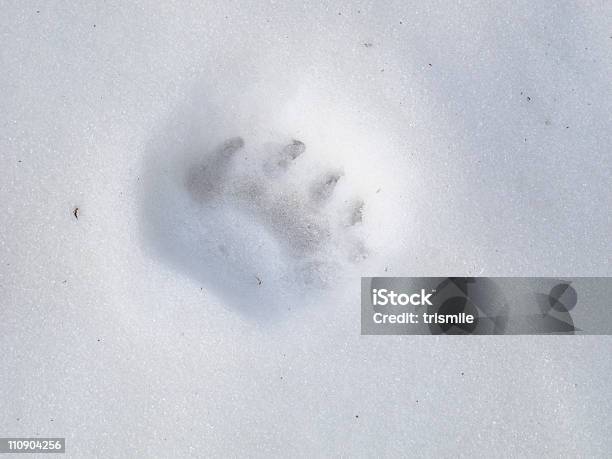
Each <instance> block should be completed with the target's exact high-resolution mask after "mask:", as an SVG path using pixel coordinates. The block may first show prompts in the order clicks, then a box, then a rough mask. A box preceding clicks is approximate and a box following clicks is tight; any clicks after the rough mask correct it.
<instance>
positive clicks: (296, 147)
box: [278, 139, 306, 169]
mask: <svg viewBox="0 0 612 459" xmlns="http://www.w3.org/2000/svg"><path fill="white" fill-rule="evenodd" d="M305 151H306V145H305V144H304V142H301V141H299V140H295V139H294V140H293V142H292V143H291V144H289V145H287V146H285V147H284V148H283V149H282V151H281V154H280V159H279V160H278V165H279V167H282V168H283V169H286V168H288V167H289V165H290V164H291V162H292V161H295V160H296V159H297V158H298V157H299V156H300V155H302V153H304V152H305Z"/></svg>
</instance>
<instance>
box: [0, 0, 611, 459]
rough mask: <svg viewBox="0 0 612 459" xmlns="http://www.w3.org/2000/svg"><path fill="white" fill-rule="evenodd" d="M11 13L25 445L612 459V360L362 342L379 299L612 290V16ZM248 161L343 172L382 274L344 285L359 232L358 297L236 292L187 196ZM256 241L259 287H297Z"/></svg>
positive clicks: (194, 7)
mask: <svg viewBox="0 0 612 459" xmlns="http://www.w3.org/2000/svg"><path fill="white" fill-rule="evenodd" d="M0 12H1V14H0V83H1V85H0V88H1V92H0V159H1V164H2V173H1V174H0V203H1V205H2V213H1V214H0V254H1V259H0V261H1V268H0V352H1V357H0V435H2V436H65V437H67V455H68V457H187V456H194V457H195V456H200V457H201V456H218V457H232V456H276V457H317V456H319V457H321V456H327V457H328V456H339V455H346V456H357V457H361V456H370V457H371V456H406V455H408V456H438V457H439V456H443V457H450V456H452V457H456V456H467V457H470V456H482V457H491V456H520V457H525V456H530V457H543V456H555V457H558V456H599V457H603V456H608V455H609V454H610V452H611V451H612V440H611V439H610V435H609V433H610V431H612V421H610V413H611V412H612V402H611V401H610V400H611V397H610V395H611V387H612V386H611V383H610V377H612V360H611V359H610V351H611V350H612V346H611V344H612V341H611V340H610V338H609V337H587V336H582V337H567V336H562V337H416V336H414V337H411V336H409V337H390V336H383V337H367V336H360V324H359V320H360V306H359V287H360V283H359V276H361V275H369V274H378V275H383V274H384V275H397V276H401V275H490V276H495V275H498V276H500V275H501V276H511V275H519V276H530V275H542V276H589V275H597V276H609V275H612V267H611V265H610V254H611V253H612V250H611V248H612V247H611V244H610V232H611V230H612V218H611V211H610V209H612V185H611V183H612V168H611V163H610V156H611V147H612V142H611V140H612V100H611V98H612V91H611V90H612V87H611V81H612V79H611V75H612V27H611V24H612V4H611V3H610V2H609V1H560V2H529V1H514V2H510V1H506V2H492V3H491V2H477V1H468V2H448V1H434V2H405V1H387V2H368V3H361V2H294V1H284V2H258V1H226V2H195V1H193V2H187V1H185V2H178V1H173V2H169V1H167V2H153V1H140V2H130V3H128V2H116V1H105V2H100V1H82V2H68V1H53V2H30V1H6V0H5V1H0ZM235 136H242V137H243V138H244V140H245V148H247V147H249V146H254V147H253V148H255V150H257V151H259V152H261V151H262V149H263V150H265V149H266V148H267V147H265V145H268V142H271V143H273V144H277V145H282V144H283V143H287V142H290V141H291V140H292V139H299V140H301V141H303V142H304V143H305V145H306V147H307V149H306V153H305V154H304V155H305V156H304V158H309V159H308V160H309V161H313V162H317V163H321V164H323V166H321V167H323V168H324V169H323V170H326V169H325V168H340V169H342V172H343V174H344V175H343V176H342V178H341V179H340V181H339V184H342V193H344V195H345V196H346V197H348V196H357V195H358V196H361V197H362V198H363V199H364V202H365V207H364V213H363V225H362V227H361V228H360V229H359V231H361V232H362V233H361V237H362V238H363V239H364V241H365V244H366V245H367V246H368V247H369V253H370V256H369V257H368V258H367V259H366V260H365V261H363V262H361V263H360V264H357V265H355V264H354V263H352V262H349V261H346V260H340V261H338V259H336V258H333V257H335V249H337V248H338V247H340V246H341V245H342V244H343V243H344V241H345V238H344V236H343V233H337V234H336V233H334V234H333V235H332V243H331V245H330V247H331V249H332V250H330V251H329V253H327V252H322V255H321V256H322V257H323V258H325V257H327V260H326V261H329V262H333V263H339V264H340V266H339V269H338V270H337V273H338V274H337V275H336V276H331V277H330V278H329V279H325V281H326V282H324V283H323V284H324V287H323V291H321V290H319V291H317V292H315V291H314V290H315V289H313V290H312V291H311V290H310V288H309V287H308V284H304V283H302V284H300V283H298V282H296V283H295V285H294V286H293V287H292V286H291V284H290V283H286V284H283V285H282V289H281V291H280V292H279V295H281V297H280V298H281V299H280V300H278V298H276V299H272V295H273V294H274V285H275V284H274V283H271V282H269V279H268V278H266V277H265V276H262V278H261V280H262V284H261V285H258V283H257V282H254V281H255V280H256V279H255V278H254V277H253V278H252V279H251V278H249V279H250V280H251V282H252V283H251V284H249V285H246V286H245V287H244V291H242V290H239V291H238V292H235V291H233V292H229V291H224V289H223V286H221V287H219V283H218V282H217V283H216V284H214V283H213V284H212V285H211V284H210V283H207V282H206V279H208V277H207V276H205V275H204V274H206V273H208V274H211V273H212V274H214V272H216V269H217V268H216V266H219V272H222V271H223V270H224V269H226V270H228V271H229V272H231V271H232V269H233V268H232V266H233V265H231V264H229V265H227V266H224V265H222V264H221V265H214V266H212V267H211V263H210V262H209V261H208V260H207V259H206V258H205V257H202V256H201V255H202V254H201V246H200V245H199V244H200V242H201V234H202V233H200V232H199V229H201V226H202V225H203V224H204V223H206V224H207V225H212V227H214V228H217V229H219V231H220V234H221V236H219V237H221V238H222V239H223V237H224V236H223V234H224V228H225V226H224V225H225V224H226V222H224V221H223V219H219V220H218V221H217V220H216V219H215V218H216V217H215V218H213V217H210V216H209V215H208V216H207V215H204V216H203V215H200V214H197V213H193V212H192V213H190V212H189V210H190V209H191V210H193V208H192V207H189V206H190V204H188V203H189V202H190V201H189V196H188V193H187V192H186V191H185V189H184V188H181V179H180V177H182V174H183V175H184V172H185V170H186V169H187V168H188V165H189V161H192V160H193V159H194V158H197V157H198V156H199V155H204V156H205V155H206V154H207V153H208V152H209V151H210V149H213V148H214V147H215V146H216V145H219V144H220V143H222V142H223V141H224V140H225V139H227V138H231V137H235ZM250 151H253V150H248V148H247V152H250ZM249 154H250V153H249ZM306 155H308V156H306ZM309 167H310V166H309ZM316 167H319V166H316ZM316 167H315V166H312V169H308V168H307V170H306V171H305V172H303V173H301V174H303V175H300V173H296V174H297V175H296V177H294V182H293V184H294V185H296V186H303V187H307V186H308V184H309V183H310V182H311V180H312V177H313V176H315V175H316V174H317V173H318V172H316V171H317V170H318V169H316ZM347 199H348V198H347ZM75 207H78V208H79V218H78V220H77V219H75V218H74V216H73V214H72V212H73V209H74V208H75ZM203 222H204V223H203ZM239 228H240V230H241V231H243V234H244V238H242V239H241V238H240V237H238V238H236V237H229V236H228V237H227V241H224V242H226V243H227V244H228V245H231V246H232V248H233V249H234V253H238V255H239V257H238V261H239V262H240V263H241V264H243V266H245V267H247V268H245V272H247V271H248V269H250V268H251V267H253V268H258V269H263V270H264V272H268V271H265V270H266V269H269V270H270V271H269V272H270V273H272V274H271V275H274V273H278V270H277V271H274V270H275V269H277V268H278V267H277V266H276V265H275V263H276V262H277V261H278V259H279V258H278V257H276V256H272V255H273V254H274V253H276V252H274V250H276V249H269V250H268V249H266V250H267V252H266V253H267V254H268V257H267V258H266V257H263V258H262V257H261V253H259V252H257V251H255V252H252V251H250V249H247V248H245V247H249V244H250V242H251V240H259V239H258V238H260V237H262V238H263V236H261V232H262V229H261V227H260V226H257V225H255V224H252V225H250V224H249V222H248V221H247V222H242V223H241V226H240V227H239ZM260 242H261V241H260ZM240 244H244V246H243V245H240ZM264 245H265V244H264ZM272 246H273V244H272V245H271V246H270V247H272ZM266 247H268V246H266ZM264 249H265V247H264ZM271 254H272V255H271ZM281 255H282V254H281ZM288 259H289V261H288V263H289V264H291V263H293V262H294V261H295V260H293V259H291V257H290V256H289V257H288ZM279 269H280V268H279ZM385 270H386V271H385ZM247 277H248V275H247ZM245 279H246V277H245ZM243 280H244V279H243ZM231 285H233V284H231ZM241 288H242V287H241ZM226 290H230V289H226ZM262 292H263V293H262ZM230 293H231V294H230ZM232 295H233V296H232ZM283 295H285V296H283ZM236 298H239V299H241V301H238V302H237V301H236ZM298 299H299V300H298ZM238 303H240V304H238Z"/></svg>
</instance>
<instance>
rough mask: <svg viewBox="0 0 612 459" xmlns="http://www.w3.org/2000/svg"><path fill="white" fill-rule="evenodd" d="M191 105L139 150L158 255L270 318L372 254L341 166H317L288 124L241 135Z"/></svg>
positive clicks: (147, 224) (148, 236) (147, 239)
mask: <svg viewBox="0 0 612 459" xmlns="http://www.w3.org/2000/svg"><path fill="white" fill-rule="evenodd" d="M196 106H202V107H204V106H205V104H193V105H192V106H191V107H186V109H184V110H182V112H178V113H176V114H175V115H174V116H173V117H172V119H171V120H170V122H169V123H168V125H167V127H166V128H165V129H163V130H161V131H160V132H159V135H157V136H155V137H154V138H152V139H151V141H150V142H149V145H148V148H147V151H146V152H145V158H144V164H143V168H144V170H143V174H142V180H143V182H144V183H143V185H144V192H143V196H142V213H141V229H142V233H143V239H144V243H145V245H146V247H147V249H148V250H150V251H152V252H153V253H154V254H155V256H156V257H157V258H159V259H160V260H161V261H162V262H164V263H167V264H169V265H171V266H172V267H173V268H175V269H177V270H179V271H181V272H183V273H184V274H186V275H188V276H189V277H191V278H193V279H195V280H196V281H198V282H201V283H202V286H203V287H205V288H206V289H207V290H209V291H211V292H212V293H214V294H215V295H217V296H218V297H219V298H220V299H222V300H223V302H224V303H225V304H227V305H228V306H231V307H233V308H236V309H237V310H238V311H240V312H241V313H242V314H244V315H247V316H250V317H253V318H270V317H273V316H276V315H279V314H282V313H284V312H286V311H287V310H290V309H291V308H292V307H294V306H298V305H300V304H304V303H305V302H306V301H312V300H313V299H316V297H317V296H318V295H320V294H321V293H323V292H325V291H326V289H328V288H329V287H331V284H332V283H335V282H336V281H337V279H338V278H339V277H341V274H343V272H346V271H347V270H350V269H352V268H354V267H356V266H358V265H359V263H360V262H362V261H363V260H365V259H366V258H367V257H368V250H367V247H366V244H365V242H364V237H363V230H362V225H363V220H364V216H365V215H366V214H367V203H365V202H364V200H363V199H361V198H360V197H359V196H357V195H355V194H354V193H353V191H354V188H352V187H351V186H349V185H348V181H349V177H346V176H345V174H344V172H343V170H342V169H341V168H337V169H330V168H328V167H327V168H326V167H323V166H321V165H320V164H319V163H318V162H317V161H316V152H314V153H313V152H310V151H309V149H308V142H307V141H306V140H304V139H297V138H294V137H292V135H291V133H287V134H286V135H280V136H278V138H275V139H262V138H260V136H259V135H258V134H257V133H256V134H252V132H253V130H252V129H249V130H248V132H249V133H251V135H250V136H246V135H243V134H242V132H241V129H240V128H239V127H238V126H236V125H235V123H233V122H231V121H230V122H225V121H223V120H222V118H221V117H217V116H214V115H213V116H211V115H210V114H209V113H206V110H197V109H195V108H194V107H196ZM242 131H246V130H245V129H242ZM265 132H270V131H269V130H267V129H266V130H265ZM268 135H269V134H268Z"/></svg>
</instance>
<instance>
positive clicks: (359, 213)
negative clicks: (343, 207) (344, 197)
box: [350, 201, 365, 226]
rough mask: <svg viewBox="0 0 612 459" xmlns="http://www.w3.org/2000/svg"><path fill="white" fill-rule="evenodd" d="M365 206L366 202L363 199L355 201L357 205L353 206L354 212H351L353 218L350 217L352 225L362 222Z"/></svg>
mask: <svg viewBox="0 0 612 459" xmlns="http://www.w3.org/2000/svg"><path fill="white" fill-rule="evenodd" d="M364 206H365V203H364V202H363V201H357V202H356V203H355V206H354V207H353V212H352V213H351V219H350V224H351V226H352V225H356V224H357V223H361V222H362V220H363V208H364Z"/></svg>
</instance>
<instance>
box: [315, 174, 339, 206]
mask: <svg viewBox="0 0 612 459" xmlns="http://www.w3.org/2000/svg"><path fill="white" fill-rule="evenodd" d="M340 177H342V174H340V173H330V174H327V175H326V176H325V178H324V179H323V180H322V181H321V182H319V183H318V184H316V185H315V186H314V187H313V188H312V191H311V195H312V199H313V200H314V201H324V200H326V199H328V198H329V197H330V196H331V195H332V193H333V192H334V188H336V184H337V183H338V180H340Z"/></svg>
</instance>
